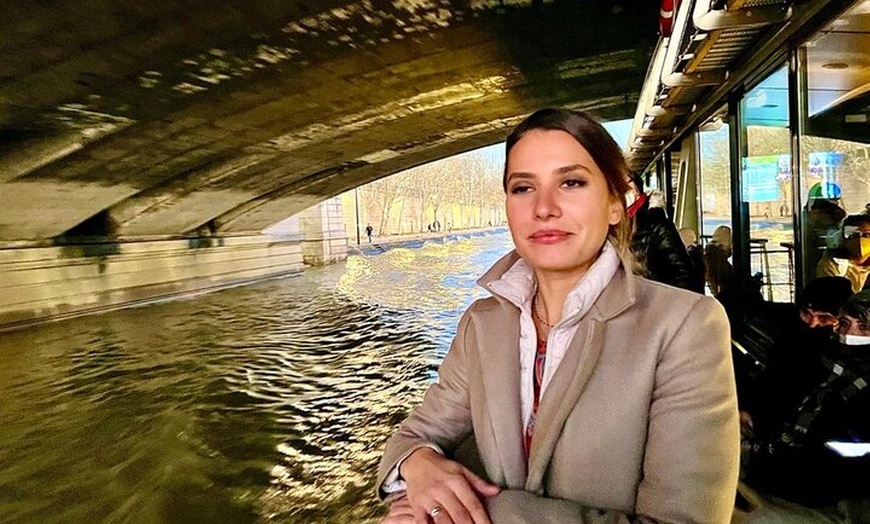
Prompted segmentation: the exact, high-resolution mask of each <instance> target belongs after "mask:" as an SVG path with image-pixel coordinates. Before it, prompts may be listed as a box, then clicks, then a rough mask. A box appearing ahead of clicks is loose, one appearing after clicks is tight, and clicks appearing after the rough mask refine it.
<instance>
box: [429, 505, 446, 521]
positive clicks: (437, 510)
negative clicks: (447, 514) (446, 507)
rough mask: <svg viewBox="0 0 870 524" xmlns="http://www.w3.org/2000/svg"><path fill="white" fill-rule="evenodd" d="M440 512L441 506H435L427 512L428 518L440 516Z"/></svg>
mask: <svg viewBox="0 0 870 524" xmlns="http://www.w3.org/2000/svg"><path fill="white" fill-rule="evenodd" d="M441 511H443V510H442V509H441V506H435V507H434V508H432V509H430V510H429V512H428V514H429V517H431V518H433V519H434V518H435V517H437V516H438V515H440V514H441Z"/></svg>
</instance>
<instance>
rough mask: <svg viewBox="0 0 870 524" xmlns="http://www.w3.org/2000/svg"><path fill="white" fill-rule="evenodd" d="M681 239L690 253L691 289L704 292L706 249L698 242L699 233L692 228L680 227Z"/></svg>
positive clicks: (705, 282)
mask: <svg viewBox="0 0 870 524" xmlns="http://www.w3.org/2000/svg"><path fill="white" fill-rule="evenodd" d="M680 240H682V241H683V245H684V246H686V253H688V254H689V262H690V266H691V270H690V271H691V283H692V285H691V287H690V288H689V289H691V290H692V291H696V292H698V293H703V292H704V288H705V287H706V285H707V279H706V275H705V273H706V267H705V266H704V250H703V248H701V246H700V245H699V244H698V235H697V234H696V233H695V231H694V230H693V229H691V228H688V227H684V228H680Z"/></svg>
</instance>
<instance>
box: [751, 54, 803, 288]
mask: <svg viewBox="0 0 870 524" xmlns="http://www.w3.org/2000/svg"><path fill="white" fill-rule="evenodd" d="M741 104H742V110H743V122H744V126H745V128H746V135H745V136H746V145H747V156H746V157H744V158H743V159H742V163H743V165H742V171H741V177H742V179H741V181H742V184H743V200H744V202H746V203H747V204H748V208H749V217H748V219H749V238H750V240H749V247H750V257H749V258H750V260H749V265H750V272H751V274H752V275H753V277H754V281H755V282H756V283H757V286H758V292H760V293H761V296H762V297H763V298H765V299H766V300H771V301H776V302H791V301H793V300H794V289H793V284H794V254H793V253H794V228H793V219H792V215H793V212H794V210H793V209H792V194H791V187H792V186H791V156H790V155H789V153H790V145H789V144H790V132H789V129H788V123H789V110H788V69H787V68H786V67H783V68H781V69H779V70H777V71H775V72H774V73H773V74H771V75H770V76H769V77H767V78H766V79H765V80H764V81H762V82H761V83H760V84H759V85H758V86H756V87H755V88H754V89H752V90H751V91H749V93H747V94H746V96H745V97H744V99H743V100H742V102H741Z"/></svg>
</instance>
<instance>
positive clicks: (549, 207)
mask: <svg viewBox="0 0 870 524" xmlns="http://www.w3.org/2000/svg"><path fill="white" fill-rule="evenodd" d="M558 214H559V204H558V202H557V200H556V195H555V193H554V192H553V191H550V190H547V189H543V188H542V189H539V190H538V192H537V199H536V200H535V217H537V218H549V217H553V216H557V215H558Z"/></svg>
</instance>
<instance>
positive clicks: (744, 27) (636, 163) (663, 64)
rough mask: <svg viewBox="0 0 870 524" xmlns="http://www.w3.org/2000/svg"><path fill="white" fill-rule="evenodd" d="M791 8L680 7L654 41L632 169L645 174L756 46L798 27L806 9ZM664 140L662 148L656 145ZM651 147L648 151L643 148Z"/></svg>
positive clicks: (742, 1)
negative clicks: (668, 32)
mask: <svg viewBox="0 0 870 524" xmlns="http://www.w3.org/2000/svg"><path fill="white" fill-rule="evenodd" d="M819 3H822V2H816V3H815V4H819ZM796 4H797V3H794V2H789V1H785V0H758V1H753V0H732V1H728V2H723V1H718V2H716V1H709V0H697V1H687V2H682V3H681V4H680V7H679V10H678V12H677V16H676V19H675V24H674V29H673V33H672V35H671V37H670V38H662V39H661V40H660V41H659V44H658V48H657V49H656V53H655V57H659V56H660V57H661V58H660V59H659V60H658V61H655V60H654V62H653V63H652V65H651V67H650V69H649V71H648V73H647V78H646V82H645V84H644V87H643V90H642V92H641V97H640V104H639V106H638V108H637V111H636V113H635V119H634V124H633V127H632V134H631V136H630V138H629V152H628V158H629V165H630V166H631V168H632V169H634V170H637V171H642V170H645V169H649V168H650V167H651V166H652V165H653V162H654V160H655V158H657V157H658V156H659V155H661V154H662V151H663V149H664V147H666V146H668V145H670V144H672V143H673V139H674V138H675V137H676V136H679V135H681V134H683V133H684V132H685V131H686V128H687V125H686V124H687V122H688V121H690V120H692V117H694V116H697V113H698V108H699V107H700V106H701V105H703V104H705V103H707V102H709V101H710V99H711V94H717V95H718V94H721V93H723V91H722V90H723V88H725V87H726V86H728V85H729V83H730V82H732V81H734V80H735V78H734V75H733V73H734V70H735V68H737V67H740V66H741V65H742V64H743V63H745V62H746V58H747V56H749V55H750V54H754V52H755V51H757V47H758V45H757V44H760V43H762V42H763V43H765V44H767V43H770V41H772V39H771V35H773V34H779V33H781V32H782V31H781V30H782V28H784V27H786V26H788V25H789V24H791V23H793V22H794V23H795V24H800V23H803V22H804V21H805V19H806V17H807V16H808V14H809V13H808V11H810V9H809V8H808V6H806V5H805V3H801V4H803V5H796ZM798 9H800V12H799V11H798ZM815 9H819V7H818V5H816V6H814V7H813V10H812V11H813V12H815ZM797 14H800V15H801V16H796V15H797ZM779 45H782V43H781V42H780V44H779ZM724 92H725V93H727V91H724ZM721 102H722V100H718V102H717V103H721ZM663 140H664V142H665V143H663V144H662V145H655V144H658V143H660V142H662V141H663ZM651 143H652V144H654V145H653V147H644V146H648V145H650V144H651Z"/></svg>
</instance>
